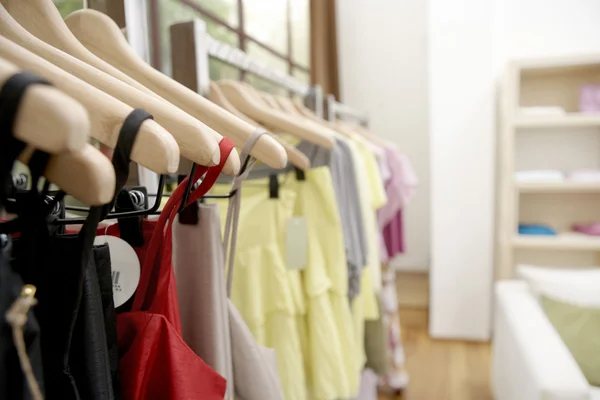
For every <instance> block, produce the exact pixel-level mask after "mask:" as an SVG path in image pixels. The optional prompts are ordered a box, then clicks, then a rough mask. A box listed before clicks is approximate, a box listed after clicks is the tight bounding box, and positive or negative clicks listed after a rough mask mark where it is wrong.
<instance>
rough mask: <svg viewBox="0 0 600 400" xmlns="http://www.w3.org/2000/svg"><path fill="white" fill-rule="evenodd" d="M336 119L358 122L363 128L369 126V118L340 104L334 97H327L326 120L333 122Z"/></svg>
mask: <svg viewBox="0 0 600 400" xmlns="http://www.w3.org/2000/svg"><path fill="white" fill-rule="evenodd" d="M337 117H347V118H351V119H354V120H356V121H358V123H360V124H361V125H363V126H364V127H368V126H369V116H368V115H367V114H365V113H364V112H362V111H360V110H357V109H355V108H352V107H350V106H347V105H345V104H343V103H340V102H339V101H337V100H336V99H335V96H334V95H332V94H330V95H328V96H327V120H328V121H335V120H336V119H337Z"/></svg>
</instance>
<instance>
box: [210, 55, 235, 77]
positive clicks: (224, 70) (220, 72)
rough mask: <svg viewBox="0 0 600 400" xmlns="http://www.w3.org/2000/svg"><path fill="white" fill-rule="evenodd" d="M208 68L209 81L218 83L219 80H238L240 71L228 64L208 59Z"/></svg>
mask: <svg viewBox="0 0 600 400" xmlns="http://www.w3.org/2000/svg"><path fill="white" fill-rule="evenodd" d="M208 66H209V67H210V80H211V81H219V80H221V79H234V80H236V81H239V80H240V77H241V74H240V70H239V69H237V68H236V67H232V66H231V65H229V64H225V63H224V62H222V61H219V60H215V59H212V58H211V59H209V60H208Z"/></svg>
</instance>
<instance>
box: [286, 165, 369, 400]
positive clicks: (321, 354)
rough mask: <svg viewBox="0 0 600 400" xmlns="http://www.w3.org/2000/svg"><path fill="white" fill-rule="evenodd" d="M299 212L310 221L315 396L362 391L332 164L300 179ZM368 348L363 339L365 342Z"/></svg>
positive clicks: (321, 399) (310, 366)
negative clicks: (330, 169)
mask: <svg viewBox="0 0 600 400" xmlns="http://www.w3.org/2000/svg"><path fill="white" fill-rule="evenodd" d="M296 186H297V188H298V206H297V209H296V212H297V215H302V216H304V217H305V218H306V220H307V226H308V240H309V243H308V254H307V255H308V259H307V264H306V268H305V269H304V270H303V271H302V276H303V282H304V290H305V295H306V303H307V316H306V328H307V335H308V339H307V344H308V349H307V350H308V352H307V353H306V355H305V360H306V362H307V380H308V382H309V388H310V389H309V392H310V393H311V399H315V400H333V399H348V398H352V397H354V396H356V395H357V393H358V389H359V384H360V374H359V372H358V371H359V368H358V359H357V357H356V350H355V349H356V348H357V346H358V344H357V342H356V338H355V335H354V325H353V320H352V314H351V310H350V305H349V302H348V269H347V263H346V251H345V247H344V241H343V234H342V227H341V221H340V214H339V210H338V205H337V202H336V199H335V193H334V191H333V182H332V180H331V174H330V171H329V168H328V167H317V168H313V169H312V170H310V171H306V180H305V181H297V182H296ZM360 347H362V343H360Z"/></svg>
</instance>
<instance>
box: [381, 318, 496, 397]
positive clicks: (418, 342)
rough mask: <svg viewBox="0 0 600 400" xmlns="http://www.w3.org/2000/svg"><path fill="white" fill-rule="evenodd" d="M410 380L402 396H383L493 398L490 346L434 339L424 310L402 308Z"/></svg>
mask: <svg viewBox="0 0 600 400" xmlns="http://www.w3.org/2000/svg"><path fill="white" fill-rule="evenodd" d="M400 319H401V321H402V330H403V338H404V350H405V352H406V363H407V368H408V372H409V374H410V379H411V380H410V384H409V386H408V388H407V389H406V390H405V391H404V392H403V393H402V395H401V396H399V397H389V396H381V397H380V400H492V399H493V397H492V394H491V390H490V382H489V375H490V346H489V344H487V343H475V342H460V341H445V340H433V339H431V338H430V337H429V335H428V328H427V321H428V316H427V312H426V311H425V310H417V309H401V311H400Z"/></svg>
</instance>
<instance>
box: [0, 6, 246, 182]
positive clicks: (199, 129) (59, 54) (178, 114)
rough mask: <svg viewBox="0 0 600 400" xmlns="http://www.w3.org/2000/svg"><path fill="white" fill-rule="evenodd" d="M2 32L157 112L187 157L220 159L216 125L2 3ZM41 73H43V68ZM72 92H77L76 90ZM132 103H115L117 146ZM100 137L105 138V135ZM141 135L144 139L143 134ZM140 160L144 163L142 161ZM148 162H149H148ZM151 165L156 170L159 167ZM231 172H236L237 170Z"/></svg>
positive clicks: (116, 94)
mask: <svg viewBox="0 0 600 400" xmlns="http://www.w3.org/2000/svg"><path fill="white" fill-rule="evenodd" d="M0 35H3V36H5V37H6V38H8V39H10V40H12V41H13V42H15V43H17V44H18V45H20V46H23V47H24V48H26V49H27V50H30V51H31V52H33V53H35V54H37V55H38V56H40V57H42V58H44V59H46V60H47V61H50V62H51V63H53V64H55V65H56V66H57V67H59V68H60V69H62V70H64V71H66V72H68V73H69V74H73V75H74V76H76V77H78V78H80V79H81V80H83V81H85V82H87V83H89V84H91V85H92V86H94V87H96V88H97V89H100V90H101V91H103V92H105V93H107V94H109V95H110V96H114V97H115V98H117V99H119V100H121V101H122V102H123V103H125V104H129V106H130V107H141V108H144V109H145V110H146V111H148V112H149V113H151V114H152V115H153V116H154V118H155V120H156V121H157V122H158V123H159V124H160V125H162V126H164V127H165V128H166V129H167V130H168V131H169V132H171V134H172V135H173V137H174V138H175V140H176V141H177V144H178V145H179V148H180V149H181V154H182V155H183V156H185V157H186V158H189V159H191V160H193V161H195V162H197V163H199V164H202V165H215V164H216V163H218V161H219V158H220V152H219V146H218V141H217V140H216V139H215V136H214V135H217V136H219V135H218V134H217V133H216V132H214V131H213V130H212V129H210V128H208V127H207V126H206V125H204V124H202V123H201V122H200V121H198V120H196V119H194V118H192V117H191V116H189V115H188V114H186V113H184V112H183V111H181V110H179V109H178V108H177V107H173V106H171V105H169V104H168V103H165V102H163V101H161V100H158V99H156V98H154V97H152V96H148V95H146V94H144V93H143V92H140V91H139V90H137V89H135V88H133V87H131V86H129V85H127V84H125V83H123V82H121V81H119V80H118V79H116V78H113V77H112V76H110V75H108V74H106V73H104V72H102V71H100V70H98V69H96V68H94V67H92V66H90V65H88V64H86V63H84V62H83V61H81V60H78V59H76V58H74V57H72V56H70V55H68V54H67V53H65V52H63V51H61V50H59V49H56V48H54V47H52V46H50V45H49V44H47V43H45V42H44V41H42V40H40V39H38V38H37V37H35V36H33V35H32V34H31V33H29V32H28V31H27V30H26V29H25V28H23V27H22V26H21V25H19V24H18V23H17V22H16V21H15V20H14V19H13V18H12V17H11V16H10V15H9V14H8V12H7V11H6V9H4V7H2V6H1V5H0ZM38 73H40V74H43V72H38ZM55 84H56V83H55ZM88 92H89V91H88ZM69 94H71V95H73V94H72V93H69ZM109 99H110V97H108V98H104V101H105V102H107V101H110V100H109ZM78 100H79V101H81V102H82V104H83V101H82V100H81V99H79V98H78ZM90 100H92V104H91V108H88V111H90V112H91V111H92V110H95V107H94V104H95V103H96V99H95V98H94V97H92V98H91V99H90ZM130 107H123V104H122V103H120V102H119V103H114V102H113V103H112V111H113V113H112V114H113V115H112V117H113V118H114V117H115V114H117V115H119V117H120V118H117V119H116V120H113V121H112V122H113V124H115V123H116V125H117V126H118V127H119V128H118V129H114V130H112V131H109V135H110V139H111V140H110V142H111V143H113V146H114V143H116V140H117V136H118V130H119V129H120V124H122V122H123V120H124V119H125V117H126V116H127V114H129V112H130V111H131V108H130ZM86 108H87V107H86ZM115 111H117V112H115ZM123 114H124V115H123ZM151 133H152V132H150V131H149V132H148V134H151ZM213 133H214V135H213ZM98 139H99V140H102V139H101V138H98ZM140 139H141V140H144V139H142V138H140ZM107 145H109V146H110V145H111V144H109V143H107ZM143 148H144V149H145V150H146V149H149V148H150V146H144V147H143ZM156 151H160V150H156ZM173 153H174V152H173V151H172V149H170V150H169V154H173ZM232 158H234V157H232ZM149 161H150V163H151V164H152V165H154V163H153V162H152V160H149ZM140 164H142V163H141V162H140ZM237 164H238V165H237V167H238V168H237V169H238V170H239V158H238V160H237ZM142 165H143V164H142ZM145 166H147V164H146V165H145ZM232 167H233V168H232V169H233V170H235V169H236V168H235V167H236V166H235V165H233V166H232ZM149 168H151V169H153V170H155V171H156V169H155V168H152V167H149ZM157 172H158V171H157ZM231 172H234V173H235V171H231Z"/></svg>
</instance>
